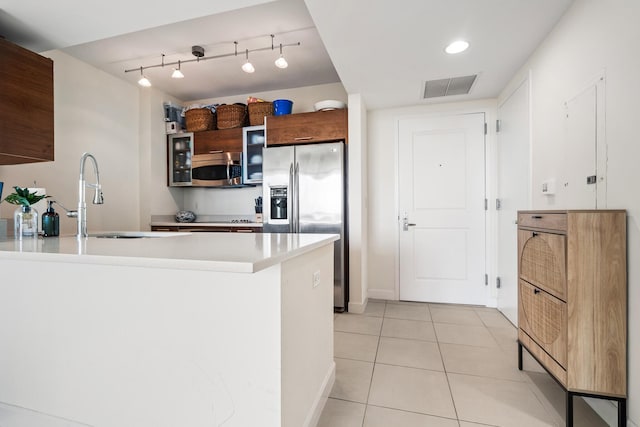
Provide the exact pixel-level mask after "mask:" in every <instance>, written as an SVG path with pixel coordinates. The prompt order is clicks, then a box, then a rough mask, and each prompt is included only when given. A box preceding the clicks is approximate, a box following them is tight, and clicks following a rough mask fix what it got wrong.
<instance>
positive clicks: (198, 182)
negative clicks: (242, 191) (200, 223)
mask: <svg viewBox="0 0 640 427" xmlns="http://www.w3.org/2000/svg"><path fill="white" fill-rule="evenodd" d="M241 185H242V153H241V152H227V151H216V152H210V153H207V154H193V134H192V133H184V134H177V135H170V136H169V186H171V187H238V186H241Z"/></svg>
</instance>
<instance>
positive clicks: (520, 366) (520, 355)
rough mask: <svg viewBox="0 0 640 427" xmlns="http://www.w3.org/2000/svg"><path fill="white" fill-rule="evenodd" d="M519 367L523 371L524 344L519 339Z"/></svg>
mask: <svg viewBox="0 0 640 427" xmlns="http://www.w3.org/2000/svg"><path fill="white" fill-rule="evenodd" d="M518 369H519V370H521V371H522V344H521V343H520V341H518Z"/></svg>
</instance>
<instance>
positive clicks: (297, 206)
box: [293, 162, 300, 233]
mask: <svg viewBox="0 0 640 427" xmlns="http://www.w3.org/2000/svg"><path fill="white" fill-rule="evenodd" d="M294 179H295V181H294V184H293V185H294V186H295V188H296V191H295V199H294V203H295V205H294V206H295V209H296V213H295V216H294V218H295V221H296V228H295V230H294V231H295V232H296V233H299V232H300V164H299V163H298V162H296V169H295V171H294Z"/></svg>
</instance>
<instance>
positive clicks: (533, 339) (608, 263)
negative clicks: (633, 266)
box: [518, 210, 627, 426]
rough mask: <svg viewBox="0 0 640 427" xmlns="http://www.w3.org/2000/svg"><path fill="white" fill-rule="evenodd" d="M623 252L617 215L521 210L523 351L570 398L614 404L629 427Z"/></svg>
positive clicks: (621, 217) (622, 218)
mask: <svg viewBox="0 0 640 427" xmlns="http://www.w3.org/2000/svg"><path fill="white" fill-rule="evenodd" d="M626 259H627V248H626V214H625V211H622V210H592V211H577V210H576V211H572V210H569V211H520V212H518V274H519V287H518V366H519V368H520V369H522V348H523V347H524V348H526V349H527V351H528V352H529V353H531V355H533V356H534V357H535V359H537V360H538V362H540V364H541V365H542V366H543V367H544V368H545V369H546V370H547V371H548V372H549V373H550V374H551V375H552V376H553V377H554V378H555V379H556V380H557V381H558V382H559V383H560V384H561V385H562V386H563V387H564V388H565V390H566V391H567V426H572V425H573V396H574V395H581V396H590V397H599V398H606V399H613V400H616V401H618V415H619V420H618V421H619V425H620V426H625V425H626V396H627V277H626V274H627V264H626Z"/></svg>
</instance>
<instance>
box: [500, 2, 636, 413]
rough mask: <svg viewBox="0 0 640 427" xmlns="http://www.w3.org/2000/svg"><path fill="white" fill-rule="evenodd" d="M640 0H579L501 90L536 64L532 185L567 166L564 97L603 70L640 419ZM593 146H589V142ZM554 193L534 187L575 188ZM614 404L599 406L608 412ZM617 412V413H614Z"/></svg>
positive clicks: (538, 199)
mask: <svg viewBox="0 0 640 427" xmlns="http://www.w3.org/2000/svg"><path fill="white" fill-rule="evenodd" d="M638 16H640V2H637V1H633V0H611V1H606V2H603V1H598V0H577V1H576V2H575V3H574V4H573V5H572V6H571V8H570V9H569V10H568V11H567V13H566V14H565V16H564V17H563V18H562V19H561V20H560V22H559V23H558V25H557V26H556V28H555V29H554V31H553V32H552V33H551V34H550V35H549V36H548V37H547V39H546V40H545V42H544V43H543V44H542V45H541V46H540V47H539V48H538V50H537V51H536V52H535V53H534V55H533V56H532V57H531V58H530V59H529V61H528V62H527V63H526V64H525V65H524V66H523V67H522V69H521V70H520V71H519V72H518V73H517V75H516V76H515V77H514V78H513V79H512V81H511V83H510V85H509V86H508V87H507V88H506V89H505V90H504V91H503V94H502V95H501V97H504V96H506V94H508V93H509V92H510V88H511V87H512V86H513V85H515V84H517V83H518V82H519V81H521V80H522V77H523V76H524V75H525V74H526V73H528V72H529V70H531V105H532V111H531V118H532V121H531V130H532V178H533V179H532V189H533V190H535V189H537V188H540V185H541V182H542V181H544V180H545V179H547V178H550V177H561V176H562V173H563V169H564V168H565V165H566V163H565V160H564V158H563V157H562V156H561V155H559V153H562V152H563V151H564V150H563V146H564V143H565V140H564V116H563V112H564V108H563V107H564V102H565V101H567V100H568V99H571V98H572V97H574V96H575V95H576V94H577V93H578V92H579V91H580V90H582V89H584V88H585V87H586V86H588V85H589V84H591V83H593V80H594V78H595V77H597V76H598V75H601V74H604V75H605V79H606V88H605V99H604V100H602V99H600V100H599V102H604V103H605V121H606V125H605V126H606V131H605V140H606V145H607V157H608V160H607V161H608V164H607V179H606V186H607V198H606V206H602V205H601V203H600V201H599V204H598V207H599V208H602V207H606V208H609V209H626V210H627V215H628V221H627V227H628V232H627V237H628V243H627V246H628V257H627V260H628V283H629V285H628V289H629V291H628V300H629V318H628V338H629V341H628V343H629V350H628V360H629V364H628V368H629V376H628V392H629V401H628V408H629V419H630V421H631V422H632V423H634V425H636V426H637V425H640V365H639V364H638V363H637V361H638V360H640V310H638V307H637V305H638V304H639V303H640V265H639V264H638V262H637V260H638V258H639V257H640V198H639V197H638V196H637V191H636V187H637V183H638V182H640V168H639V167H638V159H640V144H638V136H637V135H638V123H639V121H638V113H639V111H640V109H639V108H638V100H639V99H640V85H638V74H639V72H640V56H639V55H637V48H635V47H634V44H633V43H634V42H635V41H637V40H640V26H638V24H637V19H638ZM585 149H587V148H585ZM559 187H560V188H559V190H560V191H558V194H557V195H556V197H555V198H545V196H542V195H541V194H540V193H539V192H537V191H533V207H534V208H535V209H562V208H563V204H565V203H567V200H568V199H569V196H570V194H569V193H568V191H569V190H564V189H562V187H561V186H559ZM611 409H612V408H611V407H609V409H607V407H606V406H604V407H602V409H601V410H600V412H601V413H602V415H604V416H605V417H608V415H609V413H610V412H612V411H611ZM613 414H614V415H615V412H614V413H613Z"/></svg>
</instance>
